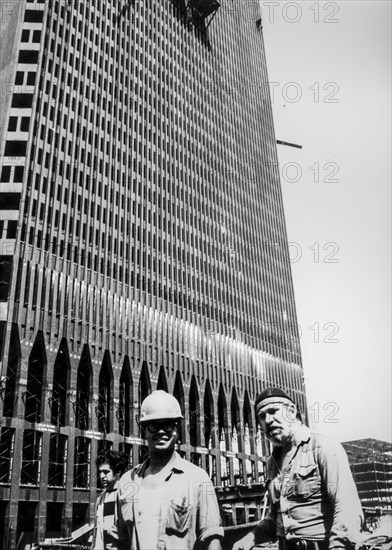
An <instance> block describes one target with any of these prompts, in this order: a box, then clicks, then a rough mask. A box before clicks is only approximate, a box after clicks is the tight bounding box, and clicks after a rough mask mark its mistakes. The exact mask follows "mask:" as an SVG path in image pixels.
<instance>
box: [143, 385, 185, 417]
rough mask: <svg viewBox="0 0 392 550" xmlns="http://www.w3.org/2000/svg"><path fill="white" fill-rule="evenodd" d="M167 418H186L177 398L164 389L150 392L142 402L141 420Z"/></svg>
mask: <svg viewBox="0 0 392 550" xmlns="http://www.w3.org/2000/svg"><path fill="white" fill-rule="evenodd" d="M165 418H172V419H177V418H178V419H179V418H184V417H183V416H182V413H181V407H180V404H179V402H178V401H177V399H176V398H175V397H174V396H173V395H170V393H166V392H165V391H163V390H156V391H153V392H152V393H150V395H148V396H147V397H146V398H145V400H144V401H143V403H142V406H141V410H140V419H139V422H149V421H150V420H162V419H165Z"/></svg>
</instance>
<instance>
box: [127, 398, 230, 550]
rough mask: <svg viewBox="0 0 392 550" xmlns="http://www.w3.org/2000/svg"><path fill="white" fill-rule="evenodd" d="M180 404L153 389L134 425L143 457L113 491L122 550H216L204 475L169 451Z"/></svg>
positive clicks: (213, 504)
mask: <svg viewBox="0 0 392 550" xmlns="http://www.w3.org/2000/svg"><path fill="white" fill-rule="evenodd" d="M182 418H183V416H182V413H181V408H180V405H179V403H178V401H177V399H175V397H173V396H172V395H170V394H168V393H166V392H164V391H162V390H158V391H155V392H153V393H152V394H150V395H149V396H148V397H147V398H146V399H145V400H144V401H143V403H142V406H141V414H140V424H141V427H142V430H143V432H144V433H143V435H144V437H145V439H146V440H147V444H148V450H149V457H148V459H147V460H146V462H144V463H143V464H141V465H140V466H137V467H136V468H134V469H133V470H131V471H129V472H127V473H126V474H125V475H124V476H123V477H122V478H121V479H120V482H119V487H118V503H117V505H118V507H117V509H118V522H117V525H118V530H119V541H120V548H121V549H122V550H193V549H195V548H203V550H204V549H205V550H221V543H220V540H221V538H222V537H223V529H222V527H221V526H220V514H219V508H218V503H217V499H216V495H215V490H214V486H213V485H212V483H211V480H210V478H209V477H208V475H207V473H206V472H205V471H204V470H202V469H201V468H199V467H197V466H195V465H194V464H192V463H190V462H188V461H187V460H184V459H182V458H181V457H180V456H179V455H178V454H177V453H176V452H175V444H176V441H177V434H178V428H179V422H180V421H181V419H182Z"/></svg>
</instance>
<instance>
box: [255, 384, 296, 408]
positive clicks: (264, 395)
mask: <svg viewBox="0 0 392 550" xmlns="http://www.w3.org/2000/svg"><path fill="white" fill-rule="evenodd" d="M269 397H281V398H284V399H288V400H289V401H291V402H292V403H294V401H293V400H292V399H291V397H290V396H289V395H287V393H286V392H285V391H283V390H281V389H280V388H266V389H265V390H263V391H262V392H261V393H259V395H258V396H257V397H256V401H255V409H257V405H258V404H259V403H260V401H263V400H264V399H268V398H269Z"/></svg>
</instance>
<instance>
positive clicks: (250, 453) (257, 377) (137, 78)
mask: <svg viewBox="0 0 392 550" xmlns="http://www.w3.org/2000/svg"><path fill="white" fill-rule="evenodd" d="M1 10H2V13H1V21H0V26H1V31H2V32H1V53H0V71H1V76H2V88H1V103H0V122H1V123H0V132H1V142H0V161H1V176H0V177H1V182H0V232H1V236H2V245H1V246H2V248H1V252H0V254H1V258H0V262H1V284H0V325H1V337H0V345H1V358H2V366H1V367H0V372H1V380H0V382H1V385H0V397H1V399H0V421H1V434H0V532H3V533H5V535H4V539H3V540H1V541H0V548H8V547H9V548H13V547H16V543H17V542H16V541H22V542H21V545H22V546H21V547H23V541H26V543H28V542H29V541H30V540H31V539H32V538H35V539H36V540H38V539H40V540H41V539H43V538H44V537H47V536H50V535H52V534H54V535H56V536H58V535H60V534H62V535H66V534H69V533H70V532H71V531H73V530H75V529H77V528H78V527H79V526H81V525H82V524H83V523H85V522H86V521H89V519H91V517H92V514H93V510H94V502H95V499H96V496H97V476H96V469H95V458H96V456H97V454H98V453H99V452H101V451H103V450H105V449H108V448H112V449H115V450H118V449H121V450H123V451H126V452H127V453H128V455H129V457H130V458H129V460H130V465H131V464H135V463H137V462H138V461H139V460H140V459H142V458H143V456H144V453H145V447H144V445H143V443H144V441H143V440H142V439H141V438H140V433H139V430H138V425H137V415H138V411H139V407H140V403H141V400H142V399H143V398H144V397H145V396H146V395H147V394H148V393H149V392H150V391H151V390H153V389H156V388H162V389H167V390H168V391H170V392H171V393H173V394H174V395H175V396H176V397H177V398H178V399H179V401H180V403H181V405H182V408H183V411H184V416H185V421H184V422H183V425H182V428H181V445H180V447H179V451H180V452H181V453H182V454H183V455H184V456H186V458H188V459H189V460H192V461H193V462H195V463H197V464H199V465H201V466H203V467H204V468H206V469H207V470H208V471H209V473H210V475H211V477H212V479H213V481H214V483H215V484H216V485H217V486H228V485H230V486H234V485H236V484H246V483H249V482H251V481H255V482H259V481H261V480H262V479H263V462H262V457H263V456H264V455H265V454H266V453H267V452H268V448H267V446H266V445H265V442H264V441H263V438H262V436H261V434H260V431H259V429H258V426H257V424H256V418H255V415H254V410H253V401H254V397H255V394H256V393H257V392H258V391H260V389H261V388H263V387H265V386H266V385H268V384H274V385H277V386H281V387H283V388H286V389H288V390H289V391H291V393H292V395H293V396H294V397H296V399H297V402H298V403H299V405H300V406H301V408H302V410H303V411H304V410H305V393H304V385H303V371H302V366H301V357H300V348H299V336H298V330H297V323H296V312H295V304H294V295H293V287H292V278H291V270H290V261H289V257H288V245H287V239H286V229H285V221H284V214H283V204H282V197H281V189H280V181H279V170H278V165H277V153H276V140H275V135H274V129H273V120H272V111H271V100H270V96H269V90H268V78H267V71H266V62H265V53H264V45H263V34H262V22H261V13H260V12H259V7H258V2H253V3H252V2H248V1H245V0H244V1H242V0H220V1H219V2H218V1H216V0H148V1H147V0H55V1H52V0H36V1H32V0H15V1H14V2H1ZM0 538H1V537H0Z"/></svg>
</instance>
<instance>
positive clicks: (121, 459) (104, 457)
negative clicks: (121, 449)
mask: <svg viewBox="0 0 392 550" xmlns="http://www.w3.org/2000/svg"><path fill="white" fill-rule="evenodd" d="M95 464H96V465H97V467H99V466H101V464H109V466H110V469H111V470H113V473H114V474H120V475H121V474H123V473H124V472H125V470H126V469H127V459H126V456H125V454H124V453H118V452H116V451H106V452H105V453H103V454H100V455H98V456H97V460H96V461H95Z"/></svg>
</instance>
